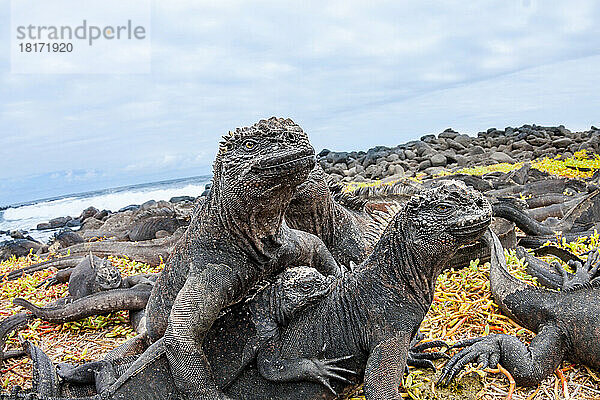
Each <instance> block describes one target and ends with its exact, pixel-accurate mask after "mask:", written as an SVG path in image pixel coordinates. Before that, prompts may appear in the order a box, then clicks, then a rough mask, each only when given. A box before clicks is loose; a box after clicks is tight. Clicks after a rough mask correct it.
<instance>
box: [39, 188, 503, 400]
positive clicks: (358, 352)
mask: <svg viewBox="0 0 600 400" xmlns="http://www.w3.org/2000/svg"><path fill="white" fill-rule="evenodd" d="M490 221H491V207H490V205H489V203H488V202H487V201H486V200H485V199H484V198H483V197H482V196H481V195H480V194H479V193H477V192H474V191H472V190H469V189H467V188H466V187H465V186H464V185H463V184H461V183H457V182H452V181H446V182H443V183H441V184H440V185H439V186H437V187H435V188H432V189H430V190H427V191H425V192H423V193H422V194H420V195H418V196H414V197H413V198H412V199H411V200H410V201H409V202H408V203H407V204H406V205H405V206H404V208H403V210H402V211H401V212H399V213H398V214H397V215H396V216H395V217H394V218H393V220H392V221H391V222H390V224H389V225H388V227H387V228H386V230H385V231H384V233H383V234H382V236H381V238H380V240H379V242H378V243H377V245H376V246H375V249H374V250H373V253H372V254H371V255H370V256H369V257H368V258H367V259H366V260H365V261H364V262H363V263H362V264H361V265H359V266H358V267H357V268H356V269H355V270H354V271H352V272H350V273H347V274H345V275H344V276H343V277H341V278H338V279H337V280H336V282H335V283H334V286H333V288H332V289H331V291H330V292H329V293H328V294H327V295H326V296H325V297H324V298H323V299H322V300H321V301H320V302H318V303H317V304H315V305H312V306H309V307H307V308H305V309H303V310H301V311H299V312H298V313H297V315H296V316H294V317H293V318H292V320H291V321H290V322H289V323H288V325H287V326H285V327H283V328H282V329H281V331H280V334H279V339H276V340H272V341H271V342H269V344H268V346H266V347H265V348H264V349H263V350H262V351H261V352H259V355H258V359H257V365H258V368H257V367H255V366H254V365H253V364H251V365H249V366H248V367H246V368H245V369H244V370H243V372H242V374H241V375H240V376H239V377H238V378H237V379H235V380H234V381H233V382H232V383H231V385H229V386H228V387H227V388H226V393H227V394H228V395H229V396H230V397H232V398H235V399H263V400H264V399H288V400H300V399H302V400H305V399H332V398H334V397H335V396H334V395H333V394H332V393H330V391H329V390H328V389H327V388H325V387H324V386H323V385H322V384H321V383H316V382H319V381H318V379H316V378H315V377H316V376H318V375H320V374H322V373H323V368H324V366H323V365H322V364H319V363H318V362H315V360H319V359H325V360H332V359H333V360H336V359H337V360H339V361H340V363H339V365H335V366H334V367H335V368H343V369H344V370H355V371H356V372H358V373H359V374H360V375H362V374H363V373H364V381H365V394H366V398H367V399H368V400H398V399H400V395H399V393H398V386H399V384H400V380H401V377H402V374H403V372H404V368H405V362H406V357H407V355H408V351H409V346H410V343H411V340H412V338H413V337H414V336H415V333H416V332H417V330H418V327H419V325H420V323H421V321H422V320H423V318H424V316H425V314H426V313H427V311H428V309H429V307H430V305H431V302H432V300H433V292H434V285H435V281H436V278H437V276H438V274H439V273H440V272H441V270H442V269H443V268H444V266H445V264H446V263H447V262H448V260H449V259H450V258H451V256H452V254H454V253H455V252H456V250H457V249H458V248H459V247H460V246H462V245H464V244H467V243H471V242H473V241H475V240H477V239H478V238H479V237H480V236H481V234H482V233H483V232H484V231H485V229H487V227H488V226H489V224H490ZM236 306H237V305H236ZM240 321H241V322H240ZM244 321H246V322H244ZM248 326H251V327H252V326H254V324H253V323H252V322H251V321H250V320H249V319H244V318H242V319H241V320H240V319H238V317H237V316H236V314H235V313H232V314H230V315H228V314H225V315H224V316H223V317H222V318H220V319H219V320H217V322H216V323H215V325H213V327H212V328H211V330H210V331H209V333H208V335H207V339H206V340H205V341H204V343H203V347H204V350H205V354H206V356H207V357H208V359H209V361H210V362H211V365H212V366H213V368H214V369H215V377H219V376H221V375H222V373H221V372H222V371H221V368H222V369H223V371H231V370H234V371H235V369H232V368H231V363H232V362H233V363H236V362H237V363H239V362H240V361H239V360H241V359H242V357H241V356H239V355H241V354H243V349H244V341H243V340H240V332H244V330H246V329H248V328H247V327H248ZM228 328H229V329H228ZM236 329H237V330H236ZM165 347H166V346H165ZM165 351H167V350H166V349H165ZM234 354H237V356H236V355H234ZM348 356H353V357H352V358H348ZM340 357H341V358H343V359H340ZM433 357H435V355H433ZM338 371H339V372H342V373H343V372H344V371H342V370H338ZM332 372H336V371H335V370H333V371H332ZM173 375H174V374H171V373H169V363H168V360H167V357H159V358H157V359H155V360H154V361H152V362H151V363H150V364H148V365H147V367H145V368H144V369H143V370H141V371H139V373H137V374H133V375H132V376H130V377H129V379H121V381H122V384H121V385H120V386H118V387H113V388H112V389H115V390H113V391H112V395H108V394H105V397H108V398H114V399H125V398H135V399H151V398H155V399H159V398H168V397H171V398H185V396H182V395H180V394H179V393H178V391H177V389H176V385H175V384H176V382H177V379H178V377H177V376H173ZM263 376H267V377H268V379H265V378H264V377H263ZM313 380H314V381H316V382H312V381H313ZM222 384H223V385H224V384H225V382H222ZM330 384H331V386H332V387H333V389H334V390H336V391H337V392H339V391H341V390H342V389H343V388H344V387H346V386H347V383H342V382H331V383H330ZM50 393H52V392H50ZM50 393H47V394H50ZM43 394H46V393H43Z"/></svg>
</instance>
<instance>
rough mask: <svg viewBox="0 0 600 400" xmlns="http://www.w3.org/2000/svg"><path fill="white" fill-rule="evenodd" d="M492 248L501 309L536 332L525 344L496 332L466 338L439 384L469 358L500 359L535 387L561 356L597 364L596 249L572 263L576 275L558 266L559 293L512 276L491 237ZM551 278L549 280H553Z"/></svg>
mask: <svg viewBox="0 0 600 400" xmlns="http://www.w3.org/2000/svg"><path fill="white" fill-rule="evenodd" d="M489 241H490V242H491V244H490V246H491V247H492V254H493V256H492V263H491V267H490V287H491V290H492V294H493V296H494V299H495V301H496V303H497V304H498V305H499V306H500V308H501V309H502V311H503V312H505V313H506V314H508V315H510V316H511V318H513V319H514V320H515V321H517V322H518V323H519V324H521V325H523V326H524V327H526V328H527V329H529V330H531V331H533V332H535V333H536V334H537V335H536V336H535V337H534V338H533V340H532V341H531V343H530V344H529V346H527V345H526V344H524V343H522V342H521V341H519V340H518V339H517V338H516V337H514V336H509V335H504V334H499V335H490V336H486V337H482V338H475V339H468V340H467V341H465V342H463V343H459V344H458V345H457V347H462V346H463V345H469V344H470V346H468V347H467V348H465V349H464V350H462V351H461V352H459V353H458V354H456V355H455V356H454V357H453V358H452V359H451V360H450V361H449V362H448V363H447V364H446V366H445V367H444V372H443V374H442V376H441V378H440V383H443V384H445V383H447V382H450V381H451V380H452V379H453V378H454V377H455V376H456V375H457V374H458V372H459V371H460V370H461V369H462V368H463V367H464V366H465V365H467V364H468V363H470V362H478V363H480V364H482V365H483V366H484V367H487V366H490V367H495V366H496V364H498V363H500V364H501V365H502V366H503V367H504V368H506V369H507V370H508V371H509V372H510V373H511V374H512V376H513V377H514V378H515V381H516V382H517V383H518V384H519V385H522V386H535V385H538V384H539V383H540V382H541V381H542V380H544V379H545V378H546V377H548V376H549V375H550V374H552V372H553V371H554V370H555V369H556V368H557V367H558V365H559V364H560V363H561V361H562V360H563V359H565V358H568V359H569V360H571V361H573V362H579V363H582V364H586V365H588V366H590V367H592V368H600V346H599V341H598V339H599V338H600V335H599V332H600V324H599V321H598V314H599V313H600V301H599V300H598V299H600V289H599V288H598V287H597V286H598V283H599V282H598V278H595V275H596V274H597V272H598V258H599V255H598V252H597V251H596V252H595V253H592V254H591V255H590V256H589V258H588V260H587V262H586V263H585V265H584V266H582V265H581V263H577V262H575V263H573V265H574V266H575V267H576V268H577V273H576V274H575V275H568V274H566V271H564V270H563V269H562V267H560V266H559V268H560V271H557V272H558V273H557V274H556V277H555V278H556V279H552V280H562V289H563V291H560V292H555V291H550V290H547V289H542V288H538V287H533V286H530V285H527V284H525V283H524V282H521V281H519V280H518V279H516V278H514V277H513V276H512V275H510V273H509V272H508V271H507V270H506V260H505V258H504V252H503V249H502V246H501V245H500V243H499V241H498V239H497V238H496V237H495V235H493V234H492V235H490V236H489ZM552 280H551V281H552Z"/></svg>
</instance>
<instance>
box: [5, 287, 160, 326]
mask: <svg viewBox="0 0 600 400" xmlns="http://www.w3.org/2000/svg"><path fill="white" fill-rule="evenodd" d="M149 297H150V289H149V288H148V289H147V290H143V289H140V288H139V287H137V286H136V287H133V288H130V289H113V290H109V291H106V292H99V293H94V294H91V295H89V296H85V297H83V298H81V299H77V300H74V301H72V302H70V303H67V304H61V305H57V306H50V307H39V306H36V305H35V304H32V303H30V302H29V301H27V300H25V299H21V298H16V299H13V303H14V304H16V305H18V306H21V307H23V308H25V309H27V310H29V311H31V312H32V313H33V314H34V315H35V316H36V317H38V318H42V319H44V320H46V321H50V322H58V323H62V322H68V321H75V320H78V319H81V318H84V317H88V316H90V315H98V314H106V313H109V312H114V311H119V310H141V309H143V308H144V307H146V303H148V298H149Z"/></svg>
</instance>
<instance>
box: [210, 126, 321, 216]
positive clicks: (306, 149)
mask: <svg viewBox="0 0 600 400" xmlns="http://www.w3.org/2000/svg"><path fill="white" fill-rule="evenodd" d="M314 165H315V151H314V149H313V147H312V146H311V144H310V142H309V140H308V136H307V135H306V133H304V132H303V131H302V128H300V126H298V125H296V124H295V123H294V121H292V120H291V119H289V118H288V119H283V118H275V117H271V118H269V119H268V120H261V121H259V122H257V123H256V124H254V125H252V126H250V127H245V128H237V129H236V130H235V131H233V132H229V134H228V135H226V136H224V137H223V141H222V142H221V143H220V145H219V152H218V154H217V157H216V159H215V163H214V166H213V170H214V171H213V172H214V178H213V188H212V189H211V191H212V192H218V193H219V195H221V196H225V197H227V198H229V199H240V200H246V201H253V200H254V201H256V200H257V199H265V198H269V199H270V198H273V197H274V195H279V194H280V192H289V195H288V196H286V197H287V198H288V199H287V201H288V202H289V197H290V196H291V194H292V193H293V190H294V189H295V188H296V186H298V185H299V184H300V183H302V182H303V181H304V180H305V179H306V177H307V176H308V173H309V172H310V170H311V169H312V168H313V166H314ZM286 205H287V204H286Z"/></svg>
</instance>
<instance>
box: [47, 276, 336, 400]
mask: <svg viewBox="0 0 600 400" xmlns="http://www.w3.org/2000/svg"><path fill="white" fill-rule="evenodd" d="M331 283H332V277H328V278H326V277H325V276H323V275H322V274H320V273H319V272H318V271H317V270H316V269H314V268H310V267H294V268H289V269H287V270H285V271H284V272H282V273H281V274H280V275H279V276H278V277H277V279H276V280H275V282H274V283H273V284H270V285H268V286H267V287H265V288H263V289H262V290H261V291H259V292H258V293H257V294H256V295H255V296H254V297H253V298H252V300H250V301H247V302H245V303H240V304H239V305H238V306H237V307H236V306H234V307H233V308H230V309H229V310H228V311H227V314H226V318H228V319H229V321H228V322H231V323H233V325H235V327H237V330H233V329H229V326H227V328H226V327H225V326H224V325H223V323H222V320H223V318H224V317H221V319H220V320H218V321H217V322H215V324H214V325H213V329H211V332H212V334H210V335H209V337H208V340H209V341H210V344H208V346H209V349H210V348H211V347H210V346H219V347H221V348H223V346H224V343H221V341H220V339H223V337H222V334H215V331H217V332H219V331H222V330H224V329H226V330H227V331H228V332H235V335H236V336H235V338H234V337H233V336H232V340H235V341H236V342H237V343H238V344H243V351H242V352H241V354H238V355H237V356H231V357H228V359H227V360H225V362H224V363H223V362H219V363H218V364H217V366H216V371H215V372H216V379H217V384H218V385H219V387H226V386H228V385H229V384H230V383H231V382H233V381H234V380H235V379H236V377H237V376H238V375H239V373H240V372H242V371H243V369H244V368H246V367H247V366H248V365H249V364H250V363H251V362H252V361H253V360H254V359H255V358H256V355H257V353H259V352H261V351H262V350H263V348H264V347H265V346H266V345H267V343H269V342H270V341H272V340H276V338H278V337H279V332H280V330H281V329H282V328H283V327H284V326H286V325H287V323H288V322H289V321H290V319H291V318H292V317H293V316H294V315H295V314H296V313H297V312H299V311H300V310H302V309H304V308H306V307H307V306H308V305H310V304H313V303H315V302H316V301H318V300H320V299H322V298H323V296H325V295H326V294H327V293H328V292H329V289H330V287H331ZM232 316H235V317H236V319H235V320H234V319H233V318H232ZM244 326H246V327H247V328H248V329H243V328H242V327H244ZM159 342H160V340H159V341H157V342H155V344H154V345H153V349H154V352H153V353H152V354H149V353H150V352H148V351H147V352H146V353H145V354H144V356H143V357H140V358H139V359H138V360H136V361H135V363H133V364H132V365H133V366H132V367H129V369H130V370H137V371H141V370H143V369H144V368H145V367H146V365H148V364H150V363H151V362H152V361H153V360H155V359H156V358H158V357H160V356H161V355H163V354H164V346H162V343H159ZM210 352H211V350H209V353H210ZM323 362H324V363H326V362H327V360H323ZM59 368H60V369H59V371H58V374H59V376H60V377H61V378H62V379H63V380H64V381H66V382H70V383H76V384H93V385H95V386H96V390H97V391H98V393H101V392H103V391H104V390H107V389H109V390H112V391H115V390H118V386H119V383H117V384H116V385H115V381H116V380H117V379H116V377H115V379H114V380H112V381H109V380H108V379H107V378H106V377H110V375H111V371H112V370H114V368H113V366H112V365H111V361H107V360H104V361H96V362H91V363H86V364H83V365H80V366H77V367H75V366H71V365H68V364H60V365H59ZM125 375H127V374H125ZM97 376H102V377H103V378H100V379H98V380H97V379H96V377H97ZM127 379H129V378H127V377H124V378H121V380H120V381H121V382H124V381H125V380H127ZM110 386H113V388H112V389H110Z"/></svg>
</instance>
